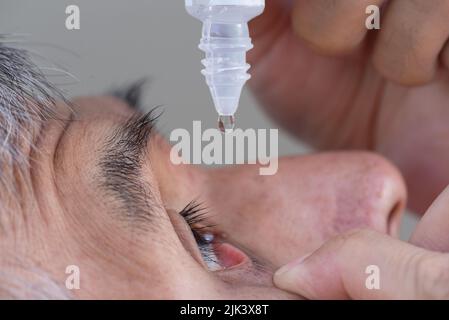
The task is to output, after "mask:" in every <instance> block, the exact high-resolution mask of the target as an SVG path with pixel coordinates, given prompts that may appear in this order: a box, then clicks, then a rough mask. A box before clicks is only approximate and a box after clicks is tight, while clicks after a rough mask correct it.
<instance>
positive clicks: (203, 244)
mask: <svg viewBox="0 0 449 320" xmlns="http://www.w3.org/2000/svg"><path fill="white" fill-rule="evenodd" d="M179 214H180V215H181V216H182V217H183V218H184V220H185V221H186V223H187V224H188V225H189V227H190V230H191V231H192V234H193V237H194V238H195V241H196V243H197V245H198V248H199V250H200V253H201V255H202V257H203V260H204V262H206V264H207V265H208V267H209V269H211V270H212V269H216V268H219V263H218V259H217V256H216V254H215V250H214V249H213V244H214V242H215V240H214V238H213V235H212V234H211V233H208V232H207V229H210V228H212V227H214V226H213V225H207V224H206V225H203V226H199V225H201V224H204V223H205V222H207V216H208V214H209V212H208V211H207V210H206V209H205V208H204V207H202V206H201V204H200V203H198V202H196V201H192V202H190V203H189V204H188V205H187V206H186V207H185V208H184V209H182V210H181V211H180V212H179Z"/></svg>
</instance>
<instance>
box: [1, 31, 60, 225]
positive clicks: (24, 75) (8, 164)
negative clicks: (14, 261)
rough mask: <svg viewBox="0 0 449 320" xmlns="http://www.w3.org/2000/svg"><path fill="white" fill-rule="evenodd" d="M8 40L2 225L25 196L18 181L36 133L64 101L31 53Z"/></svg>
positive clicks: (3, 46)
mask: <svg viewBox="0 0 449 320" xmlns="http://www.w3.org/2000/svg"><path fill="white" fill-rule="evenodd" d="M7 41H8V37H6V36H2V35H0V226H1V222H2V221H3V220H4V219H5V212H6V211H11V210H12V209H11V206H13V207H16V206H17V203H20V201H18V199H19V197H20V196H23V194H22V195H21V194H20V193H21V190H22V193H23V185H24V181H18V180H21V179H23V176H24V175H23V173H24V172H25V171H24V170H27V168H28V167H29V159H28V156H27V154H28V153H29V150H28V149H29V148H33V146H32V139H33V133H34V132H36V130H38V129H39V127H40V126H41V125H42V123H43V121H44V120H46V119H48V118H50V117H53V116H55V108H54V105H55V99H56V98H58V97H61V98H62V95H61V94H60V93H59V91H58V90H57V89H56V88H55V87H54V86H53V85H52V84H51V83H50V82H48V81H47V80H46V78H45V76H44V75H43V73H42V72H41V70H40V69H39V68H38V67H37V66H36V65H35V64H34V63H33V62H32V59H31V56H30V54H29V53H28V51H27V50H24V49H20V48H15V47H11V46H8V45H6V43H7ZM62 99H63V98H62ZM19 183H21V185H22V187H19ZM18 196H19V197H18ZM6 203H8V205H7V204H6ZM16 209H17V207H16Z"/></svg>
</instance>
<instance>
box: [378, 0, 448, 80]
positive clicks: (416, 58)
mask: <svg viewBox="0 0 449 320" xmlns="http://www.w3.org/2000/svg"><path fill="white" fill-rule="evenodd" d="M448 16H449V1H448V0H432V1H429V0H415V1H410V0H395V1H392V2H390V4H389V7H388V8H387V10H386V12H385V17H384V20H383V22H382V27H381V32H380V35H379V38H378V39H377V41H376V45H375V49H374V56H373V60H374V64H375V66H376V67H377V69H378V70H379V71H380V72H381V73H382V74H383V75H384V76H385V77H387V78H388V79H390V80H393V81H396V82H399V83H401V84H405V85H418V84H423V83H426V82H428V81H430V80H432V79H433V77H434V76H435V73H436V71H437V68H438V63H439V60H438V59H439V55H440V52H441V50H442V49H443V46H444V44H445V42H446V40H447V39H448V37H449V24H448V23H447V19H448Z"/></svg>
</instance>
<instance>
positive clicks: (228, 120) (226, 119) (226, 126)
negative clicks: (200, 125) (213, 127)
mask: <svg viewBox="0 0 449 320" xmlns="http://www.w3.org/2000/svg"><path fill="white" fill-rule="evenodd" d="M234 126H235V118H234V116H223V115H220V116H219V117H218V128H219V129H220V131H221V132H223V133H226V132H229V131H232V130H234Z"/></svg>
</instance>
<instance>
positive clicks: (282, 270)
mask: <svg viewBox="0 0 449 320" xmlns="http://www.w3.org/2000/svg"><path fill="white" fill-rule="evenodd" d="M311 254H312V253H308V254H306V255H304V256H302V257H301V258H299V259H296V260H293V261H292V262H290V263H288V264H286V265H285V266H283V267H282V268H280V269H278V270H277V271H276V272H275V274H274V276H275V277H279V276H280V275H282V274H283V273H285V272H288V271H290V270H291V269H294V268H295V267H297V266H299V265H300V264H301V263H303V262H304V260H306V259H307V258H308V257H310V255H311Z"/></svg>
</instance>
